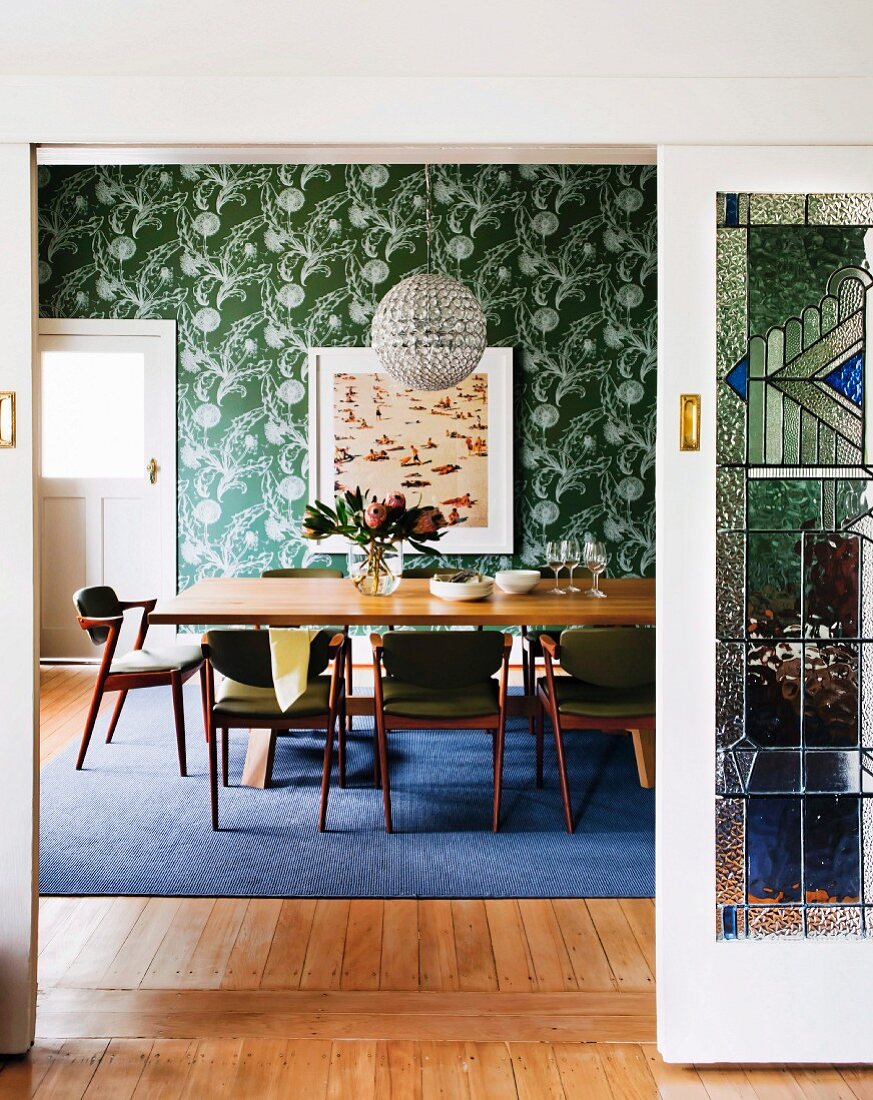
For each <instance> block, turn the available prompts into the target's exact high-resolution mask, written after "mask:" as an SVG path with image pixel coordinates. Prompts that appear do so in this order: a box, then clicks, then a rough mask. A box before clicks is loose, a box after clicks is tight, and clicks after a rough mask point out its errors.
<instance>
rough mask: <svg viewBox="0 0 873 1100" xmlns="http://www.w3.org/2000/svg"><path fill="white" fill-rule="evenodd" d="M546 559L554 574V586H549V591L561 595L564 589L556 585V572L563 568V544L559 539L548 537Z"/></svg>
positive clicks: (554, 594)
mask: <svg viewBox="0 0 873 1100" xmlns="http://www.w3.org/2000/svg"><path fill="white" fill-rule="evenodd" d="M546 561H548V563H549V569H551V570H552V571H553V572H554V574H555V587H554V588H550V589H549V592H550V593H551V595H553V596H563V595H564V590H563V589H562V588H559V587H558V574H559V573H560V572H561V570H562V569H563V568H564V544H563V542H562V540H561V539H549V541H548V542H547V543H546Z"/></svg>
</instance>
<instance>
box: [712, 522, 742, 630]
mask: <svg viewBox="0 0 873 1100" xmlns="http://www.w3.org/2000/svg"><path fill="white" fill-rule="evenodd" d="M744 543H745V537H744V536H743V535H742V534H739V533H738V532H731V531H726V532H722V533H721V534H720V535H719V536H718V539H717V542H716V596H715V598H716V630H717V632H718V636H719V637H720V638H741V637H742V636H743V628H744V616H743V588H744V582H745V554H744Z"/></svg>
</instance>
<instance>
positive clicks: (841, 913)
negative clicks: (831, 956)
mask: <svg viewBox="0 0 873 1100" xmlns="http://www.w3.org/2000/svg"><path fill="white" fill-rule="evenodd" d="M806 934H807V936H845V937H856V936H861V935H863V922H862V919H861V910H860V908H859V907H858V906H852V905H847V906H831V905H815V906H812V907H811V908H810V909H807V911H806Z"/></svg>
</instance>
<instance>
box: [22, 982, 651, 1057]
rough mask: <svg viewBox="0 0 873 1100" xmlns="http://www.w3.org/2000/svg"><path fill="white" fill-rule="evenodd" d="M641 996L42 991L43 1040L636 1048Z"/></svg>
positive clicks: (646, 1036)
mask: <svg viewBox="0 0 873 1100" xmlns="http://www.w3.org/2000/svg"><path fill="white" fill-rule="evenodd" d="M654 1022H655V1001H654V997H653V996H652V995H651V994H649V993H640V994H630V993H628V994H623V993H517V994H516V993H461V992H454V993H423V992H421V991H419V990H416V991H414V992H399V991H392V992H385V991H382V990H375V991H372V992H353V993H349V992H346V991H321V992H310V991H304V990H298V991H281V992H280V991H272V990H249V991H231V990H206V989H203V990H187V989H185V990H180V989H168V990H143V989H140V990H96V989H63V988H60V987H57V986H56V987H54V988H52V989H47V990H44V991H42V992H41V993H40V995H39V1000H38V1031H39V1034H40V1036H41V1037H43V1038H61V1037H72V1036H81V1037H88V1036H91V1037H104V1036H105V1037H110V1038H111V1037H113V1036H123V1037H126V1038H139V1037H144V1036H152V1037H161V1038H167V1039H170V1038H172V1039H196V1038H230V1037H234V1036H236V1037H247V1038H269V1037H277V1036H284V1037H286V1038H298V1037H300V1038H302V1037H304V1036H306V1035H318V1036H324V1037H341V1038H347V1039H368V1038H372V1039H409V1040H428V1039H456V1040H459V1041H460V1040H463V1039H474V1040H477V1041H483V1042H485V1041H494V1040H513V1041H519V1042H523V1041H525V1040H530V1041H536V1042H541V1041H543V1040H548V1039H550V1038H559V1037H563V1038H565V1039H573V1040H579V1041H584V1042H601V1041H602V1042H633V1043H646V1042H651V1041H653V1039H654Z"/></svg>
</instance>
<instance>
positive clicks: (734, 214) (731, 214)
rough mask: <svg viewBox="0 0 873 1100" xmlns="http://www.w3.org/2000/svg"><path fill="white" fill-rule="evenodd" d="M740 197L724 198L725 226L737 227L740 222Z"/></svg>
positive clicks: (726, 196) (733, 195)
mask: <svg viewBox="0 0 873 1100" xmlns="http://www.w3.org/2000/svg"><path fill="white" fill-rule="evenodd" d="M739 206H740V197H739V195H737V194H728V195H725V197H724V224H725V225H737V224H738V222H739Z"/></svg>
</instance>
